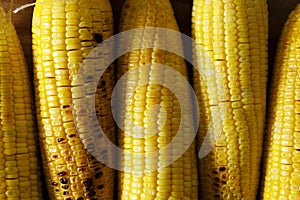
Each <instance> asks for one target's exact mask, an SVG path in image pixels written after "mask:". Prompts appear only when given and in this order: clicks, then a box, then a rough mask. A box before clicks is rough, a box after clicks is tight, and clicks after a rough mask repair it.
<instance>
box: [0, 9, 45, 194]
mask: <svg viewBox="0 0 300 200" xmlns="http://www.w3.org/2000/svg"><path fill="white" fill-rule="evenodd" d="M0 22H1V23H0V123H1V125H0V139H1V140H0V144H1V147H0V199H7V200H13V199H14V200H15V199H22V200H30V199H31V200H33V199H36V200H38V199H41V197H42V191H41V190H42V187H41V182H40V173H39V161H38V153H37V144H38V143H37V138H36V137H37V133H36V128H35V123H34V112H33V110H34V109H33V101H32V94H31V92H32V91H31V88H30V87H31V85H30V81H29V80H30V78H29V71H28V67H27V64H26V61H25V57H24V54H23V50H22V47H21V44H20V41H19V39H18V36H17V33H16V31H15V28H14V26H13V24H12V23H11V21H10V17H9V16H8V14H7V13H6V12H5V10H4V8H3V7H2V6H1V5H0Z"/></svg>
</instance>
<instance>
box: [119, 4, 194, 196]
mask: <svg viewBox="0 0 300 200" xmlns="http://www.w3.org/2000/svg"><path fill="white" fill-rule="evenodd" d="M145 27H161V28H168V29H171V30H176V31H178V26H177V22H176V20H175V17H174V13H173V10H172V6H171V4H170V2H169V0H127V1H125V3H124V5H123V9H122V12H121V19H120V26H119V31H121V32H122V31H127V30H130V29H134V28H145ZM151 34H153V35H151ZM164 37H168V36H167V35H165V36H162V34H160V35H159V34H158V33H157V32H153V33H150V32H147V30H145V31H142V32H140V34H139V33H138V34H133V35H132V38H130V42H129V45H128V46H132V47H140V49H138V50H132V51H131V52H129V53H127V54H125V55H123V56H122V57H120V59H119V60H118V68H117V71H118V73H117V74H118V77H119V78H120V77H122V76H123V75H124V74H125V73H126V72H129V73H127V79H126V83H125V87H124V92H125V95H124V96H123V97H122V98H120V101H122V100H124V102H123V103H124V104H126V106H123V107H122V105H123V104H122V105H121V109H120V110H121V113H120V116H121V118H122V119H123V124H124V129H123V130H119V134H118V137H119V140H118V142H119V145H120V146H121V147H122V148H123V149H124V152H127V153H128V154H125V156H124V157H123V162H122V164H123V165H122V167H123V172H120V173H119V199H122V200H134V199H136V200H137V199H144V200H154V199H157V200H158V199H159V200H163V199H169V200H171V199H172V200H175V199H193V200H196V199H198V196H197V195H198V183H197V182H198V180H197V167H196V153H195V144H194V143H192V144H191V146H190V148H188V150H187V151H186V152H185V153H184V154H183V155H181V156H180V157H179V159H178V160H176V161H175V162H173V163H171V164H170V165H168V166H166V167H159V166H163V163H166V162H168V159H169V158H172V156H175V155H176V153H174V154H173V153H172V151H174V152H175V151H176V147H178V149H180V148H181V146H182V145H184V144H183V143H184V142H183V141H184V140H183V138H182V140H181V141H180V142H182V143H178V144H173V145H174V146H173V150H171V151H164V147H165V146H166V145H167V144H169V143H170V142H171V141H172V139H173V137H174V136H175V135H176V132H177V131H178V127H179V124H180V120H181V121H182V122H183V123H186V124H188V125H189V126H188V127H185V129H184V134H183V137H189V133H191V132H193V131H195V130H194V129H193V122H192V117H191V116H190V115H189V114H191V113H192V111H191V107H190V103H187V105H180V104H179V102H178V99H177V95H186V94H185V92H184V91H186V88H184V86H183V85H182V83H181V82H174V83H172V84H174V87H177V88H181V91H182V94H176V95H175V94H174V93H173V92H172V91H171V90H170V89H168V88H167V87H165V85H161V84H157V81H159V80H160V81H162V82H163V83H166V82H168V80H170V78H171V77H170V76H171V74H170V73H169V71H168V70H167V69H164V68H163V67H162V66H161V65H167V66H169V67H172V68H173V69H174V70H176V71H178V72H180V73H181V74H182V76H184V77H185V79H187V68H186V65H185V62H184V60H183V59H182V58H180V57H179V56H177V55H175V54H173V53H170V52H167V51H164V50H161V49H159V48H158V47H157V46H164V47H165V48H174V49H179V50H180V49H181V51H182V46H181V44H180V42H181V41H180V39H178V38H174V39H173V40H174V41H172V42H170V40H169V42H166V40H165V38H164ZM154 38H155V39H154ZM147 43H151V44H154V45H155V46H154V48H145V46H147V45H143V44H147ZM143 46H144V48H143ZM147 64H150V67H149V68H143V67H142V65H147ZM144 81H146V82H147V84H145V85H139V86H137V85H138V84H139V83H141V82H144ZM136 86H137V87H136ZM131 92H132V96H130V95H128V94H129V93H131ZM181 106H185V107H187V108H188V109H189V113H185V114H184V115H183V118H181V112H182V110H181V109H182V107H181ZM122 111H123V112H122ZM136 126H140V127H142V128H136ZM138 135H141V137H140V138H139V136H138ZM154 151H157V152H158V156H151V153H152V152H154ZM139 155H144V156H139Z"/></svg>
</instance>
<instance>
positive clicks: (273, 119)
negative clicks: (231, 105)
mask: <svg viewBox="0 0 300 200" xmlns="http://www.w3.org/2000/svg"><path fill="white" fill-rule="evenodd" d="M299 13H300V6H299V5H298V6H297V7H296V8H295V10H294V11H293V12H292V13H291V14H290V16H289V19H288V20H287V22H286V24H285V26H284V29H283V31H282V34H281V37H280V40H279V43H278V46H277V52H276V57H275V64H274V68H273V73H272V78H271V84H270V95H269V105H268V110H269V114H268V121H267V133H266V134H267V135H266V138H267V139H266V142H265V152H264V153H265V154H264V171H263V176H262V190H261V199H288V200H292V199H298V198H299V196H300V192H299V191H300V190H299V188H300V181H299V180H300V179H299V177H300V176H299V170H300V166H299V164H298V163H299V156H300V154H299V153H298V152H299V150H300V145H299V138H298V137H299V130H300V129H299V120H300V118H299V115H298V114H299V111H300V110H299V108H300V107H299V102H298V101H299V100H300V98H299V63H300V60H299V56H300V51H299V42H300V39H299V38H300V37H299V36H300V34H299V31H298V27H299V24H300V17H299Z"/></svg>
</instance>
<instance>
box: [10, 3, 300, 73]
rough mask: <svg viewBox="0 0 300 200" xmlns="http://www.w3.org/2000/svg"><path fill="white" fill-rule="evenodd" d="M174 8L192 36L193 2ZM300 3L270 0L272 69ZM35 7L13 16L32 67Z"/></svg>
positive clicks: (117, 8) (115, 7) (117, 5)
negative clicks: (284, 28) (280, 40)
mask: <svg viewBox="0 0 300 200" xmlns="http://www.w3.org/2000/svg"><path fill="white" fill-rule="evenodd" d="M123 1H124V0H111V3H112V7H113V10H114V18H115V27H117V25H118V19H119V16H120V11H121V7H122V3H123ZM31 2H34V0H14V4H13V6H12V8H13V9H15V8H17V7H18V6H20V5H22V4H25V3H31ZM171 2H172V5H173V7H174V12H175V16H176V18H177V21H178V24H179V26H180V29H181V32H182V33H185V34H187V35H190V30H191V29H190V27H191V20H190V19H191V10H192V0H171ZM297 3H300V0H268V4H269V5H268V6H269V16H270V17H269V19H270V21H269V23H270V27H269V29H270V34H269V53H270V54H269V58H270V59H269V60H270V69H271V66H272V63H273V59H274V52H275V49H276V45H277V40H278V37H279V35H280V32H281V30H282V26H283V24H284V22H285V21H286V19H287V16H288V14H289V13H290V12H291V10H292V9H293V8H294V7H295V6H296V4H297ZM4 4H5V6H6V8H9V4H10V0H4ZM32 11H33V7H30V8H26V9H24V10H22V11H20V12H19V13H17V14H12V20H13V23H14V24H15V26H16V30H17V32H18V35H19V38H20V39H21V42H22V45H23V48H24V50H25V54H26V58H27V61H28V63H29V64H30V65H31V64H32V61H31V16H32ZM116 30H117V29H116Z"/></svg>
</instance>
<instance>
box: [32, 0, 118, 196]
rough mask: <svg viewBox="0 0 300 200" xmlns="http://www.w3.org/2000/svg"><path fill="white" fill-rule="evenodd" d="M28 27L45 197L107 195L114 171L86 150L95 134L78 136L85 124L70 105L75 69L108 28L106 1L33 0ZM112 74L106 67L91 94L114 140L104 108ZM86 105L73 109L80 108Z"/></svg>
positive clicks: (109, 12)
mask: <svg viewBox="0 0 300 200" xmlns="http://www.w3.org/2000/svg"><path fill="white" fill-rule="evenodd" d="M32 32H33V35H32V38H33V40H32V43H33V56H34V76H35V77H34V78H35V79H34V83H35V91H36V99H37V103H36V107H37V119H38V125H39V133H40V143H41V147H42V150H43V151H42V158H43V166H44V172H45V177H46V182H47V187H48V190H49V195H50V198H51V199H64V200H71V199H72V200H80V199H113V198H114V190H113V187H114V171H113V169H111V168H109V167H107V166H105V165H104V164H102V163H101V162H99V161H98V160H97V159H96V158H95V157H93V156H92V155H91V153H90V151H94V150H95V149H97V148H96V147H95V146H94V145H93V144H94V141H95V138H94V136H91V135H89V136H87V135H84V134H82V135H80V136H79V134H78V132H77V129H76V127H78V128H79V129H81V130H82V129H89V128H90V127H87V126H86V123H84V121H82V120H81V118H80V117H78V116H77V117H76V119H75V121H76V122H77V124H76V125H77V126H76V125H75V123H74V117H73V111H72V109H73V105H72V98H75V99H76V98H79V97H81V96H82V94H83V93H82V91H80V90H78V88H80V84H82V83H81V82H80V81H78V79H76V76H75V75H77V73H78V70H79V68H80V66H81V64H82V62H83V61H84V60H85V59H86V58H87V57H88V55H89V53H90V52H91V50H92V49H93V48H94V47H96V46H97V45H98V44H99V43H101V42H102V40H105V39H107V38H108V37H110V36H111V35H112V34H113V22H112V10H111V6H110V3H109V1H108V0H101V1H95V0H92V1H90V0H61V1H58V0H51V1H48V0H38V1H36V5H35V9H34V13H33V22H32ZM92 67H93V66H91V68H92ZM113 74H114V72H113V69H112V67H110V68H109V69H108V70H107V71H106V72H105V75H104V76H103V77H102V78H101V79H100V82H99V84H98V86H97V93H96V96H95V103H96V105H95V108H96V114H97V117H98V122H99V124H100V125H101V126H102V128H103V130H104V132H105V133H106V135H107V137H108V138H109V139H110V140H111V141H114V140H115V136H114V123H113V118H112V115H111V113H110V112H109V111H110V109H109V108H110V98H111V97H110V96H111V92H112V89H113V83H114V75H113ZM96 84H97V83H95V87H96ZM87 106H88V105H84V104H83V105H81V107H80V108H78V107H76V108H75V109H80V110H82V112H83V113H85V112H88V111H87V109H88V108H87ZM90 106H94V105H90ZM95 123H97V122H95ZM110 154H111V152H109V151H107V152H104V153H103V156H107V157H108V158H110V159H112V157H111V155H110Z"/></svg>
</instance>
